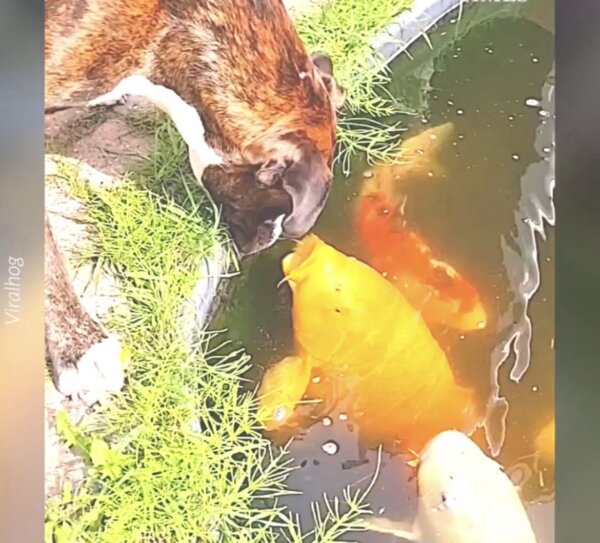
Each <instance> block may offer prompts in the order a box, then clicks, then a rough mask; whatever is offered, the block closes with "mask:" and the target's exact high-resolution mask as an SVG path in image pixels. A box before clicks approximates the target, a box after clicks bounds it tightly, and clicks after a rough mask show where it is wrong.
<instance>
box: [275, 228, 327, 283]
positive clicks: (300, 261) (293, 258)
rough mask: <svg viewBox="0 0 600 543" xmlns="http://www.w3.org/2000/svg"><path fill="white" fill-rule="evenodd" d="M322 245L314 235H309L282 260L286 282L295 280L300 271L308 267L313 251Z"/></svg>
mask: <svg viewBox="0 0 600 543" xmlns="http://www.w3.org/2000/svg"><path fill="white" fill-rule="evenodd" d="M322 243H323V242H322V241H321V240H320V239H319V238H318V237H317V236H316V235H314V234H310V235H308V236H306V237H305V238H304V239H302V240H301V241H300V242H299V243H298V245H297V247H296V249H294V251H292V252H291V253H289V254H287V255H286V256H285V257H284V258H283V260H282V262H281V267H282V268H283V274H284V276H285V278H286V279H287V280H288V281H290V282H293V281H294V280H297V278H298V276H299V275H300V272H301V270H302V269H303V268H305V267H306V266H307V265H308V263H309V261H310V260H311V257H312V256H313V255H314V253H315V250H316V249H317V247H318V246H319V245H321V244H322Z"/></svg>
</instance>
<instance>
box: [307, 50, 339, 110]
mask: <svg viewBox="0 0 600 543" xmlns="http://www.w3.org/2000/svg"><path fill="white" fill-rule="evenodd" d="M311 59H312V61H313V64H314V65H315V66H316V68H317V69H318V71H319V73H320V74H321V79H322V80H323V84H324V85H325V88H326V89H327V92H328V93H329V96H330V97H331V101H332V103H333V105H334V107H335V109H341V108H342V106H343V105H344V102H345V101H346V91H345V90H344V89H343V88H342V87H340V85H338V82H337V81H336V79H335V77H333V62H332V61H331V57H330V56H329V55H328V54H327V53H322V52H319V53H314V54H313V55H311Z"/></svg>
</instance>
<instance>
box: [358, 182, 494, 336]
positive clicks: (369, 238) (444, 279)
mask: <svg viewBox="0 0 600 543" xmlns="http://www.w3.org/2000/svg"><path fill="white" fill-rule="evenodd" d="M402 208H403V205H398V204H397V203H393V202H391V201H390V199H389V198H388V197H387V196H386V195H385V193H384V192H382V191H376V192H370V193H366V194H364V195H363V196H362V197H361V198H360V201H359V207H358V213H357V230H358V237H359V241H360V242H361V244H362V246H363V247H364V249H365V251H366V253H367V255H366V260H367V263H368V264H369V265H371V266H373V268H375V269H376V270H377V271H378V272H379V273H381V274H383V275H384V277H386V278H387V279H388V280H389V281H391V282H392V283H393V284H394V285H395V286H396V287H397V288H398V289H399V290H400V291H401V292H402V293H403V294H404V295H405V296H406V298H407V299H408V300H409V302H410V303H411V304H413V306H414V307H415V308H417V309H420V310H421V311H422V314H423V318H424V319H425V321H426V322H427V323H428V324H443V325H446V326H450V327H452V328H456V329H458V330H461V331H469V330H475V329H482V328H485V327H486V325H487V315H486V312H485V309H484V307H483V305H482V303H481V300H480V298H479V293H478V292H477V289H476V288H475V287H474V286H473V285H471V284H470V283H469V282H468V281H467V280H466V279H465V278H464V277H463V276H462V275H460V274H459V273H458V272H457V271H456V270H455V269H454V268H453V267H452V266H450V265H449V264H447V263H446V262H443V261H441V260H438V259H436V258H434V256H433V253H432V251H431V249H430V248H429V247H428V245H427V244H426V243H425V241H424V240H423V239H421V238H420V237H419V236H418V235H417V234H415V233H414V232H411V231H409V230H408V229H407V228H406V222H405V220H404V217H403V216H402Z"/></svg>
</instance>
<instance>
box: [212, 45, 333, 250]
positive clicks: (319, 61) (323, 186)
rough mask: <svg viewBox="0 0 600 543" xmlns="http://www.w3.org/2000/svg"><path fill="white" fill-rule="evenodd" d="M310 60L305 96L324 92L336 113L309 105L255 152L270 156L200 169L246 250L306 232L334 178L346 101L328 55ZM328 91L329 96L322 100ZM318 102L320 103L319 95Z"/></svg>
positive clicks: (265, 246)
mask: <svg viewBox="0 0 600 543" xmlns="http://www.w3.org/2000/svg"><path fill="white" fill-rule="evenodd" d="M309 62H310V63H311V64H312V65H313V67H314V69H310V70H308V72H306V74H305V77H304V79H303V83H302V84H303V85H304V86H305V87H304V88H305V89H306V90H307V96H309V97H313V98H315V96H320V98H321V102H320V103H321V104H322V105H325V104H326V103H327V102H328V103H329V104H331V108H332V115H331V116H329V115H327V114H325V115H323V113H322V109H321V110H320V109H319V107H308V109H307V116H306V117H302V118H301V121H300V122H299V123H298V124H295V125H294V126H289V127H288V126H286V127H284V128H283V130H276V131H274V132H273V133H272V134H271V135H270V137H269V138H268V139H266V141H265V140H263V142H262V144H261V151H260V153H257V155H255V156H262V157H265V156H266V157H267V161H266V162H263V163H259V164H239V163H238V164H232V163H225V164H222V165H219V166H209V167H207V168H206V169H205V170H204V173H203V175H202V179H203V184H204V186H205V187H206V188H207V190H208V191H209V193H210V194H211V196H212V198H213V200H215V202H216V203H217V204H219V205H221V206H222V209H223V217H224V219H225V220H226V222H227V223H228V225H229V229H230V231H231V234H232V237H233V239H234V241H235V242H236V245H237V246H238V248H239V250H240V252H241V253H242V254H245V255H248V254H252V253H256V252H259V251H261V250H263V249H266V248H268V247H269V246H271V245H273V244H274V243H275V242H276V241H277V240H278V239H279V238H280V237H283V238H288V239H290V238H296V239H297V238H300V237H302V236H304V235H305V234H306V233H307V232H308V231H309V230H310V229H311V228H312V227H313V225H314V224H315V222H316V220H317V218H318V217H319V215H320V213H321V212H322V210H323V207H324V206H325V203H326V201H327V197H328V195H329V192H330V188H331V181H332V178H333V175H332V172H331V160H332V154H333V148H332V147H333V145H334V144H335V119H336V115H335V110H336V109H337V108H339V107H341V105H342V103H343V100H344V91H343V90H342V89H341V88H340V87H339V86H338V84H337V83H336V81H335V79H334V77H333V66H332V62H331V60H330V58H329V57H328V56H327V55H325V54H322V53H317V54H315V55H312V56H311V57H310V61H309ZM309 72H310V74H311V75H310V76H309V77H307V75H308V74H309ZM324 94H325V95H327V96H328V100H327V101H326V102H324V101H322V99H323V96H324ZM315 102H316V103H319V100H318V98H315ZM310 103H311V100H310V99H309V100H308V104H310ZM326 107H327V106H326ZM331 120H333V123H331ZM330 131H331V132H330ZM268 157H273V158H272V159H271V160H268Z"/></svg>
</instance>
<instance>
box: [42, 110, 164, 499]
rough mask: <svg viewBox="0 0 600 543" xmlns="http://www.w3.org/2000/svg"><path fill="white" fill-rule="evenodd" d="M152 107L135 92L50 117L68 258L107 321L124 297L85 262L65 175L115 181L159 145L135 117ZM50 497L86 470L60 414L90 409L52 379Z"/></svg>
mask: <svg viewBox="0 0 600 543" xmlns="http://www.w3.org/2000/svg"><path fill="white" fill-rule="evenodd" d="M149 109H151V106H149V105H147V104H145V103H144V102H142V101H138V100H134V99H130V100H129V101H128V103H127V104H126V105H124V106H117V107H115V108H113V109H112V110H93V111H91V110H88V111H84V110H71V111H64V112H60V113H56V114H54V115H50V116H48V117H47V118H46V161H45V162H46V164H45V177H46V209H47V211H48V216H49V220H50V224H51V226H52V229H53V233H54V237H55V239H56V242H57V244H58V246H59V248H60V250H61V252H62V254H63V257H64V258H65V263H66V266H67V269H68V271H69V275H70V277H71V280H72V281H73V285H74V287H75V290H76V292H77V294H78V295H79V296H80V297H81V300H82V303H83V305H84V307H85V308H86V309H87V310H88V311H89V312H90V313H91V314H92V315H93V316H94V317H96V318H97V319H98V320H99V321H100V322H103V321H104V319H105V317H106V315H107V313H108V311H109V310H111V308H114V307H115V306H116V305H117V304H120V303H122V299H121V298H120V296H119V290H118V287H117V284H116V283H115V280H114V278H112V277H111V276H109V275H107V274H106V273H99V272H98V271H97V270H95V269H94V266H93V265H92V264H90V263H86V264H81V263H80V262H78V255H79V249H80V248H81V247H82V245H84V244H85V243H86V240H87V239H88V231H87V227H86V225H85V224H84V222H82V220H84V219H85V209H84V208H83V207H82V205H81V204H80V203H79V202H77V201H76V200H74V199H73V198H71V197H69V195H68V194H67V191H66V190H65V186H64V182H61V172H64V170H65V168H68V169H69V170H70V171H77V174H78V175H79V176H80V178H81V179H83V180H85V181H86V182H88V183H90V184H91V185H92V186H115V185H117V184H118V183H119V181H120V180H121V179H122V177H123V174H125V173H126V172H127V171H128V170H132V169H134V168H135V167H136V166H139V165H140V164H142V163H143V162H144V161H145V160H146V159H147V157H148V155H149V153H150V151H151V150H152V146H153V136H152V134H147V133H143V132H142V131H141V130H140V129H139V128H136V126H135V123H134V122H131V121H133V120H134V119H135V118H136V116H139V115H143V114H144V113H145V112H147V111H148V110H149ZM45 404H46V409H45V410H46V413H45V414H46V436H45V437H46V446H45V451H46V453H45V454H46V456H45V462H46V476H45V491H46V499H48V498H50V497H52V496H55V495H57V494H59V493H60V491H61V488H62V486H63V484H64V482H65V481H70V482H71V483H72V485H73V487H75V488H76V486H77V484H78V483H80V482H81V481H82V479H83V477H84V475H85V466H84V465H83V462H82V461H81V459H80V458H79V457H78V456H77V455H75V454H73V453H72V452H71V451H69V449H68V448H67V447H65V446H64V445H61V444H60V442H59V437H58V435H57V431H56V423H55V419H56V414H57V413H58V412H59V411H65V412H66V413H67V414H68V415H69V418H70V419H71V421H72V422H73V423H79V422H80V421H81V420H82V419H83V418H84V417H85V416H86V415H87V414H89V413H90V411H91V410H90V409H89V408H87V407H86V406H85V405H83V404H82V403H80V402H76V401H72V400H70V399H68V398H65V397H64V396H62V395H61V394H60V393H59V392H58V391H57V390H56V389H55V388H54V385H53V384H52V382H51V381H50V380H48V382H47V384H46V395H45Z"/></svg>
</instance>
